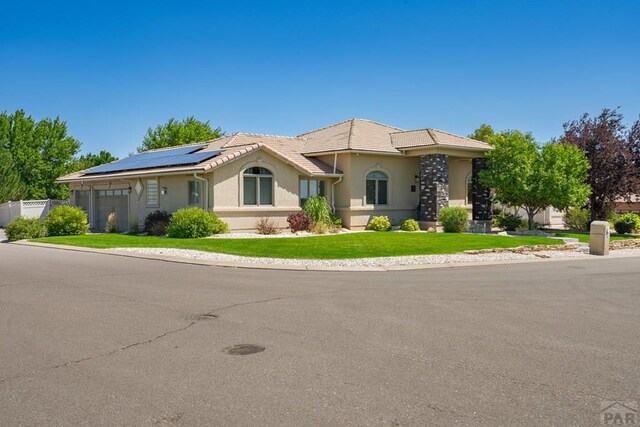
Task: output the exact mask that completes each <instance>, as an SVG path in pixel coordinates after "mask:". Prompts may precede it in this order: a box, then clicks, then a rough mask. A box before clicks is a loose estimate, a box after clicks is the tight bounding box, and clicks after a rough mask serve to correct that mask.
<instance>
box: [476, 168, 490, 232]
mask: <svg viewBox="0 0 640 427" xmlns="http://www.w3.org/2000/svg"><path fill="white" fill-rule="evenodd" d="M485 168H486V161H485V159H483V158H480V159H473V160H472V165H471V184H472V187H473V189H472V195H473V199H472V205H473V214H472V216H473V220H474V221H491V217H492V212H491V190H490V189H489V188H488V187H485V186H484V185H483V184H482V183H481V182H480V176H479V174H480V171H482V170H483V169H485Z"/></svg>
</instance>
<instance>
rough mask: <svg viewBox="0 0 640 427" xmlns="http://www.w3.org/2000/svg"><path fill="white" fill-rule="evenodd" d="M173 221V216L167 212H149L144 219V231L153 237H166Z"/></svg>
mask: <svg viewBox="0 0 640 427" xmlns="http://www.w3.org/2000/svg"><path fill="white" fill-rule="evenodd" d="M170 221H171V214H170V213H169V212H167V211H161V210H157V211H154V212H149V214H148V215H147V216H146V217H145V218H144V224H143V227H142V231H144V232H145V233H149V234H151V235H152V236H164V235H165V234H167V227H168V226H169V222H170Z"/></svg>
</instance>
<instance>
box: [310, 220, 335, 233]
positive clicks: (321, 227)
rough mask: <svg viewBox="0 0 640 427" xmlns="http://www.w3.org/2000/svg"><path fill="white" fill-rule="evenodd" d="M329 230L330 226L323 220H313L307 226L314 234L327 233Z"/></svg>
mask: <svg viewBox="0 0 640 427" xmlns="http://www.w3.org/2000/svg"><path fill="white" fill-rule="evenodd" d="M330 230H332V228H331V227H329V226H328V225H327V224H325V223H324V222H314V223H313V224H311V227H310V228H309V231H310V232H312V233H314V234H327V232H329V231H330Z"/></svg>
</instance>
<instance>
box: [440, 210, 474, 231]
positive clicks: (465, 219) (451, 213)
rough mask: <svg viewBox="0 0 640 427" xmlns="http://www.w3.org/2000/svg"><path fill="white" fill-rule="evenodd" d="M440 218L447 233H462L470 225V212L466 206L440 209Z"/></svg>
mask: <svg viewBox="0 0 640 427" xmlns="http://www.w3.org/2000/svg"><path fill="white" fill-rule="evenodd" d="M438 220H439V221H440V223H441V224H442V227H443V228H444V232H445V233H461V232H463V231H464V230H465V229H466V228H467V226H468V225H469V214H468V213H467V210H466V209H465V208H462V207H460V206H450V207H446V208H442V209H441V210H440V214H439V216H438Z"/></svg>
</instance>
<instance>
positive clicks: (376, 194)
mask: <svg viewBox="0 0 640 427" xmlns="http://www.w3.org/2000/svg"><path fill="white" fill-rule="evenodd" d="M376 172H378V173H381V174H383V175H384V176H385V177H386V179H382V178H369V175H371V174H373V173H376ZM368 181H374V182H375V195H374V199H375V200H374V202H373V203H369V202H368V201H367V182H368ZM380 181H384V182H386V183H387V202H386V203H378V200H379V197H378V189H379V184H378V183H379V182H380ZM390 183H391V179H390V178H389V173H388V172H387V171H386V170H384V169H382V168H381V167H379V166H377V167H375V168H372V169H369V170H368V171H367V172H366V173H365V175H364V205H365V206H390V205H391V191H390V189H391V185H390Z"/></svg>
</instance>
